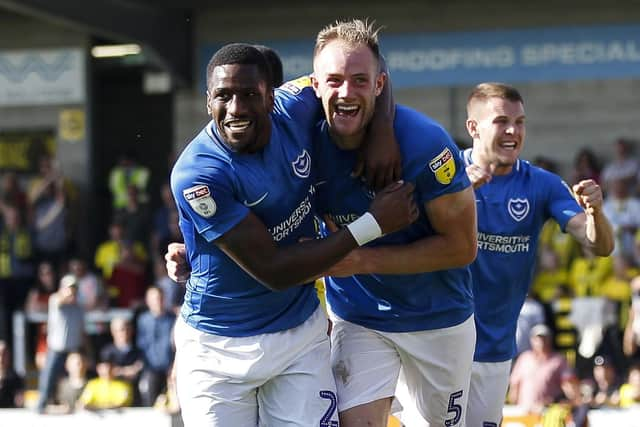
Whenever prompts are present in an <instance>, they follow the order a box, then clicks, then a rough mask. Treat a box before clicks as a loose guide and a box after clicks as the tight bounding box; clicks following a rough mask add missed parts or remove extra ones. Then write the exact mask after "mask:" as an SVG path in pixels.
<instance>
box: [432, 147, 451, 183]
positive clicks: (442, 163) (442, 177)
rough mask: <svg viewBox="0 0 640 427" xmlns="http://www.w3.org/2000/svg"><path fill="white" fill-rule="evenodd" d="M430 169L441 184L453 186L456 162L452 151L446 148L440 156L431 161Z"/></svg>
mask: <svg viewBox="0 0 640 427" xmlns="http://www.w3.org/2000/svg"><path fill="white" fill-rule="evenodd" d="M429 169H431V172H433V174H434V175H435V176H436V180H437V181H438V182H439V183H440V184H444V185H447V184H451V181H453V177H454V176H455V174H456V162H455V160H454V158H453V154H452V153H451V150H449V148H445V149H444V150H443V151H442V152H441V153H440V154H438V155H437V156H436V157H434V158H433V159H431V161H430V162H429Z"/></svg>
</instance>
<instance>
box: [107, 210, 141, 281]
mask: <svg viewBox="0 0 640 427" xmlns="http://www.w3.org/2000/svg"><path fill="white" fill-rule="evenodd" d="M125 242H126V241H125V239H124V228H123V225H122V224H120V223H118V222H112V223H111V225H110V226H109V239H108V240H106V241H104V242H102V243H100V245H98V248H97V249H96V255H95V260H94V262H95V265H96V267H98V268H99V269H100V270H101V271H102V277H103V278H104V279H105V280H108V279H109V278H110V277H111V273H112V272H113V267H114V266H115V265H116V263H117V262H118V261H120V248H121V247H122V245H123V244H124V243H125ZM132 244H133V252H134V253H135V255H136V257H137V258H138V259H140V260H142V261H143V262H146V260H147V251H146V250H145V248H144V245H143V244H142V243H140V242H133V243H132Z"/></svg>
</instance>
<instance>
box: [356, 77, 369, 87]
mask: <svg viewBox="0 0 640 427" xmlns="http://www.w3.org/2000/svg"><path fill="white" fill-rule="evenodd" d="M355 80H356V83H357V84H359V85H363V84H365V83H367V82H368V79H367V78H366V77H356V78H355Z"/></svg>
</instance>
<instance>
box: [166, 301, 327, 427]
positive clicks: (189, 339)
mask: <svg viewBox="0 0 640 427" xmlns="http://www.w3.org/2000/svg"><path fill="white" fill-rule="evenodd" d="M175 340H176V373H177V390H178V400H179V401H180V406H181V409H182V418H183V421H184V425H185V427H202V426H208V427H217V426H225V427H228V426H234V427H236V426H237V427H244V426H247V427H256V426H289V427H294V426H296V427H308V426H312V425H313V426H323V427H338V414H337V411H336V404H337V399H336V390H335V383H334V381H333V376H332V375H331V367H330V365H329V353H330V349H329V340H328V337H327V318H326V316H325V314H324V313H323V312H322V309H317V310H316V311H315V313H314V314H313V315H311V317H310V318H309V319H307V320H306V321H305V322H304V323H303V324H302V325H300V326H297V327H295V328H292V329H288V330H286V331H281V332H277V333H272V334H262V335H256V336H251V337H239V338H238V337H223V336H218V335H213V334H207V333H204V332H201V331H198V330H196V329H194V328H193V327H191V326H188V325H187V324H186V323H185V322H184V320H182V318H180V319H179V320H178V322H177V323H176V328H175Z"/></svg>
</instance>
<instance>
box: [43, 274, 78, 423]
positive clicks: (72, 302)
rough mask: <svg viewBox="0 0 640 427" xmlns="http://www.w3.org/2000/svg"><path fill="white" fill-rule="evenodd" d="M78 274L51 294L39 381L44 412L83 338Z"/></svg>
mask: <svg viewBox="0 0 640 427" xmlns="http://www.w3.org/2000/svg"><path fill="white" fill-rule="evenodd" d="M77 293H78V283H77V281H76V277H75V276H73V275H72V274H67V275H66V276H64V277H63V278H62V279H61V280H60V288H59V289H58V291H57V292H56V293H54V294H52V295H51V297H49V312H48V328H47V331H48V335H47V348H48V350H47V358H46V362H45V365H44V369H43V370H42V372H40V378H39V381H38V392H39V395H38V403H37V406H36V409H37V411H38V412H40V413H44V411H45V407H46V404H47V400H48V399H49V397H50V396H51V394H52V391H53V390H54V388H55V386H56V383H57V381H58V378H59V376H60V375H61V374H62V373H63V371H64V363H65V360H66V359H67V355H68V354H69V353H70V352H72V351H78V350H79V349H80V348H81V347H82V345H83V339H84V311H83V310H82V307H81V306H80V305H79V304H78V300H77Z"/></svg>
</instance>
